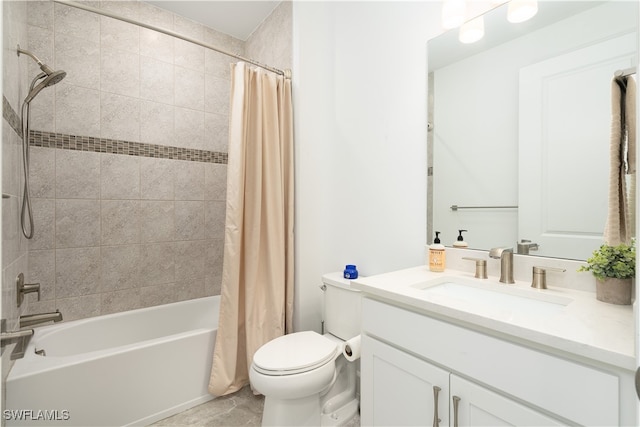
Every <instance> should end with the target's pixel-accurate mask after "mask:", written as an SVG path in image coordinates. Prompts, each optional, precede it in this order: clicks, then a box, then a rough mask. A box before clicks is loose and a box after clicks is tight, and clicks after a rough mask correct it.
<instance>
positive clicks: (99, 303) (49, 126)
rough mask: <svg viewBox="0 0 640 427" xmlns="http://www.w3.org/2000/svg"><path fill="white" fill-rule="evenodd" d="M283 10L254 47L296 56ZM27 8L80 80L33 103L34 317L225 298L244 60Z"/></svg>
mask: <svg viewBox="0 0 640 427" xmlns="http://www.w3.org/2000/svg"><path fill="white" fill-rule="evenodd" d="M88 3H89V4H91V5H92V6H97V7H101V8H105V9H109V10H111V11H113V12H115V13H119V14H121V15H124V16H129V17H133V18H135V19H138V20H140V21H143V22H149V23H151V24H154V25H159V26H162V27H165V28H169V29H172V30H174V31H177V32H182V33H183V34H185V35H188V36H190V37H194V38H197V39H200V40H203V41H205V42H208V43H211V44H215V45H218V46H220V47H223V48H225V49H227V50H230V51H234V52H238V53H240V54H245V42H244V41H241V40H237V39H234V38H232V37H230V36H228V35H225V34H222V33H219V32H216V31H215V30H212V29H209V28H206V27H204V26H202V25H200V24H198V23H196V22H193V21H190V20H187V19H185V18H183V17H180V16H178V15H174V14H172V13H169V12H167V11H165V10H163V9H159V8H157V7H154V6H151V5H149V4H147V3H144V2H139V1H128V2H120V1H90V2H88ZM283 5H285V6H284V8H285V12H284V13H285V17H282V13H281V12H280V13H278V14H276V13H275V12H274V13H273V14H272V15H274V16H278V18H277V19H274V18H271V17H269V18H267V20H266V21H265V22H264V23H263V24H262V28H261V32H262V33H264V34H268V35H269V36H268V39H265V40H264V41H256V40H255V39H256V38H257V37H259V34H258V33H259V32H258V31H256V33H255V34H256V36H255V37H254V36H252V38H253V41H252V42H251V44H252V45H253V46H271V49H267V51H273V50H275V49H276V47H277V49H285V50H287V51H288V52H289V54H288V57H290V52H291V36H290V29H289V30H288V31H284V33H285V37H284V38H282V41H280V40H278V38H277V33H278V31H274V30H273V29H269V27H270V26H273V25H278V26H280V27H282V26H283V25H285V27H286V26H288V27H291V6H290V4H283ZM26 7H27V9H28V13H27V14H26V20H27V26H26V28H27V33H28V38H27V40H25V41H24V42H22V44H21V45H22V46H27V48H28V49H29V50H31V51H32V52H33V53H34V54H35V55H37V56H38V57H40V58H41V59H42V60H43V62H45V63H49V64H50V65H51V64H53V65H52V67H53V68H55V69H63V70H65V71H66V72H67V76H66V78H65V79H64V80H63V81H61V82H60V83H58V84H57V85H55V86H52V87H50V88H47V89H46V90H43V91H42V92H41V93H40V94H39V95H38V97H37V98H36V99H35V100H34V101H33V102H32V109H31V117H32V122H31V123H32V125H31V129H32V131H33V132H32V137H31V145H32V148H31V176H30V179H31V193H32V199H33V209H34V216H35V224H36V226H35V227H36V233H35V236H34V238H33V239H32V240H30V241H29V242H28V271H27V272H26V273H27V279H28V281H30V282H36V281H37V282H40V283H41V286H42V296H41V301H39V302H38V301H36V298H35V297H34V296H33V295H29V296H28V298H27V299H28V304H27V308H26V311H25V312H29V313H32V312H44V311H50V310H55V309H60V311H62V313H63V315H64V318H65V320H73V319H78V318H84V317H91V316H97V315H101V314H107V313H113V312H119V311H125V310H130V309H135V308H140V307H146V306H151V305H157V304H164V303H169V302H174V301H179V300H183V299H189V298H197V297H201V296H206V295H213V294H218V293H219V292H220V278H221V270H222V253H223V240H224V232H223V227H224V214H225V197H226V160H227V158H226V152H227V134H228V109H229V101H228V100H229V95H230V94H229V86H230V84H229V80H230V76H229V63H230V62H231V60H230V59H229V58H227V57H226V56H224V55H221V54H219V53H217V52H213V51H209V50H206V49H204V48H202V47H200V46H196V45H192V44H190V43H187V42H184V41H182V40H178V39H174V38H172V37H169V36H166V35H163V34H159V33H156V32H153V31H150V30H146V29H143V28H138V27H135V26H133V25H130V24H126V23H122V22H119V21H116V20H113V19H111V18H106V17H100V16H96V15H94V14H91V13H89V12H85V11H81V10H77V9H73V8H69V7H67V6H64V5H59V4H54V3H51V2H48V1H29V2H27V6H26ZM281 8H283V6H279V7H278V8H277V9H276V10H280V9H281ZM287 8H288V10H287ZM287 14H288V15H287ZM286 16H288V18H286ZM286 19H288V22H287V21H286ZM287 34H288V35H287ZM250 40H251V38H250ZM248 43H249V41H247V44H248ZM274 46H276V47H274ZM279 56H281V57H285V58H286V57H287V55H279ZM253 58H254V59H256V60H259V61H261V62H265V60H264V59H261V58H260V57H253ZM289 61H290V60H289ZM25 62H26V61H25ZM34 65H35V64H33V63H31V61H29V62H27V63H26V67H27V68H28V73H27V75H28V76H33V75H36V74H37V72H38V71H37V70H38V69H37V68H36V67H35V66H34ZM270 65H274V66H278V65H280V64H270ZM285 65H286V67H285V68H291V65H290V63H289V64H285ZM280 66H282V65H280ZM283 67H284V66H283ZM28 84H29V82H26V83H23V84H22V85H23V86H24V85H26V86H27V87H28ZM20 95H21V97H24V95H25V94H24V93H21V94H20ZM16 99H18V102H15V103H14V102H12V98H11V97H8V103H9V104H10V105H11V106H12V107H13V108H14V109H15V110H17V106H18V105H20V102H19V97H17V98H16ZM5 123H6V120H5Z"/></svg>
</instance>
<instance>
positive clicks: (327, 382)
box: [249, 272, 361, 426]
mask: <svg viewBox="0 0 640 427" xmlns="http://www.w3.org/2000/svg"><path fill="white" fill-rule="evenodd" d="M322 282H323V284H322V286H321V289H322V290H323V291H324V305H323V322H324V323H323V329H324V334H322V335H321V334H319V333H317V332H314V331H304V332H296V333H293V334H288V335H283V336H281V337H278V338H276V339H274V340H271V341H269V342H268V343H266V344H264V345H263V346H262V347H260V348H259V349H258V351H256V353H255V354H254V356H253V363H252V364H251V369H250V370H249V379H250V380H251V386H252V387H253V388H254V389H255V390H256V391H257V392H259V393H262V394H263V395H264V396H265V401H264V411H263V414H262V425H263V426H341V425H344V424H345V423H347V422H349V421H351V420H352V419H353V417H354V416H355V415H356V414H357V412H358V405H359V401H358V381H357V372H358V367H359V361H358V360H355V361H353V362H349V361H347V359H346V358H345V356H344V355H343V354H342V351H343V348H344V343H345V341H346V340H348V339H350V338H354V337H356V336H357V335H359V334H360V306H361V300H360V292H359V291H358V290H355V289H351V285H350V281H349V280H347V279H344V278H343V277H342V273H341V272H340V273H329V274H325V275H323V276H322Z"/></svg>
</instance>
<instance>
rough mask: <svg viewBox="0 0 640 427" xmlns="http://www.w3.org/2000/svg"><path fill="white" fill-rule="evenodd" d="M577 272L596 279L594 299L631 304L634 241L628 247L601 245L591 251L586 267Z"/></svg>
mask: <svg viewBox="0 0 640 427" xmlns="http://www.w3.org/2000/svg"><path fill="white" fill-rule="evenodd" d="M578 271H590V272H591V273H592V274H593V275H594V276H595V278H596V298H597V299H598V300H600V301H604V302H608V303H612V304H621V305H628V304H631V297H632V288H633V279H634V278H635V276H636V247H635V240H633V241H632V242H631V244H630V245H627V244H625V243H622V244H620V245H617V246H609V245H602V246H600V248H599V249H596V250H595V251H593V255H592V256H591V258H589V259H587V265H584V266H582V267H580V268H579V269H578Z"/></svg>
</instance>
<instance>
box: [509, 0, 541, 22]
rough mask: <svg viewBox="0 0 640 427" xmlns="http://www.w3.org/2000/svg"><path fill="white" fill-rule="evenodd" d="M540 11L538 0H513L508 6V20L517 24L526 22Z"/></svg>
mask: <svg viewBox="0 0 640 427" xmlns="http://www.w3.org/2000/svg"><path fill="white" fill-rule="evenodd" d="M536 13H538V2H537V1H536V0H511V1H510V2H509V6H508V8H507V21H509V22H512V23H514V24H517V23H519V22H524V21H526V20H528V19H531V18H533V16H534V15H535V14H536Z"/></svg>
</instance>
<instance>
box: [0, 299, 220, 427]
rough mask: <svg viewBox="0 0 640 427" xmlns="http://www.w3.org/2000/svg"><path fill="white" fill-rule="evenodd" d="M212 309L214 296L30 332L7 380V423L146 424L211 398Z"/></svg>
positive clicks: (217, 303)
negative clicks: (29, 336) (28, 339)
mask: <svg viewBox="0 0 640 427" xmlns="http://www.w3.org/2000/svg"><path fill="white" fill-rule="evenodd" d="M219 307H220V297H219V296H213V297H206V298H199V299H195V300H189V301H184V302H178V303H173V304H167V305H162V306H157V307H150V308H143V309H139V310H132V311H127V312H123V313H116V314H110V315H106V316H100V317H93V318H89V319H82V320H76V321H71V322H67V323H64V322H63V323H61V324H58V325H52V326H45V327H39V328H36V329H35V334H34V335H33V337H32V338H31V341H30V342H29V345H28V347H27V350H26V354H25V356H24V358H22V359H18V360H16V362H15V364H14V365H13V368H12V369H11V371H10V372H9V375H8V377H7V384H6V406H5V409H4V411H3V414H2V415H3V419H4V420H5V421H6V425H7V426H13V425H39V426H44V425H46V426H50V425H61V426H124V425H147V424H150V423H153V422H155V421H157V420H160V419H162V418H165V417H168V416H170V415H173V414H176V413H178V412H180V411H183V410H185V409H188V408H190V407H193V406H195V405H198V404H200V403H203V402H206V401H208V400H211V399H213V396H211V395H210V394H209V393H208V392H207V385H208V382H209V375H210V371H211V360H212V355H213V345H214V343H215V339H216V332H217V326H218V312H219ZM63 315H64V313H63ZM41 350H44V354H45V355H39V354H36V351H39V352H40V351H41Z"/></svg>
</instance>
